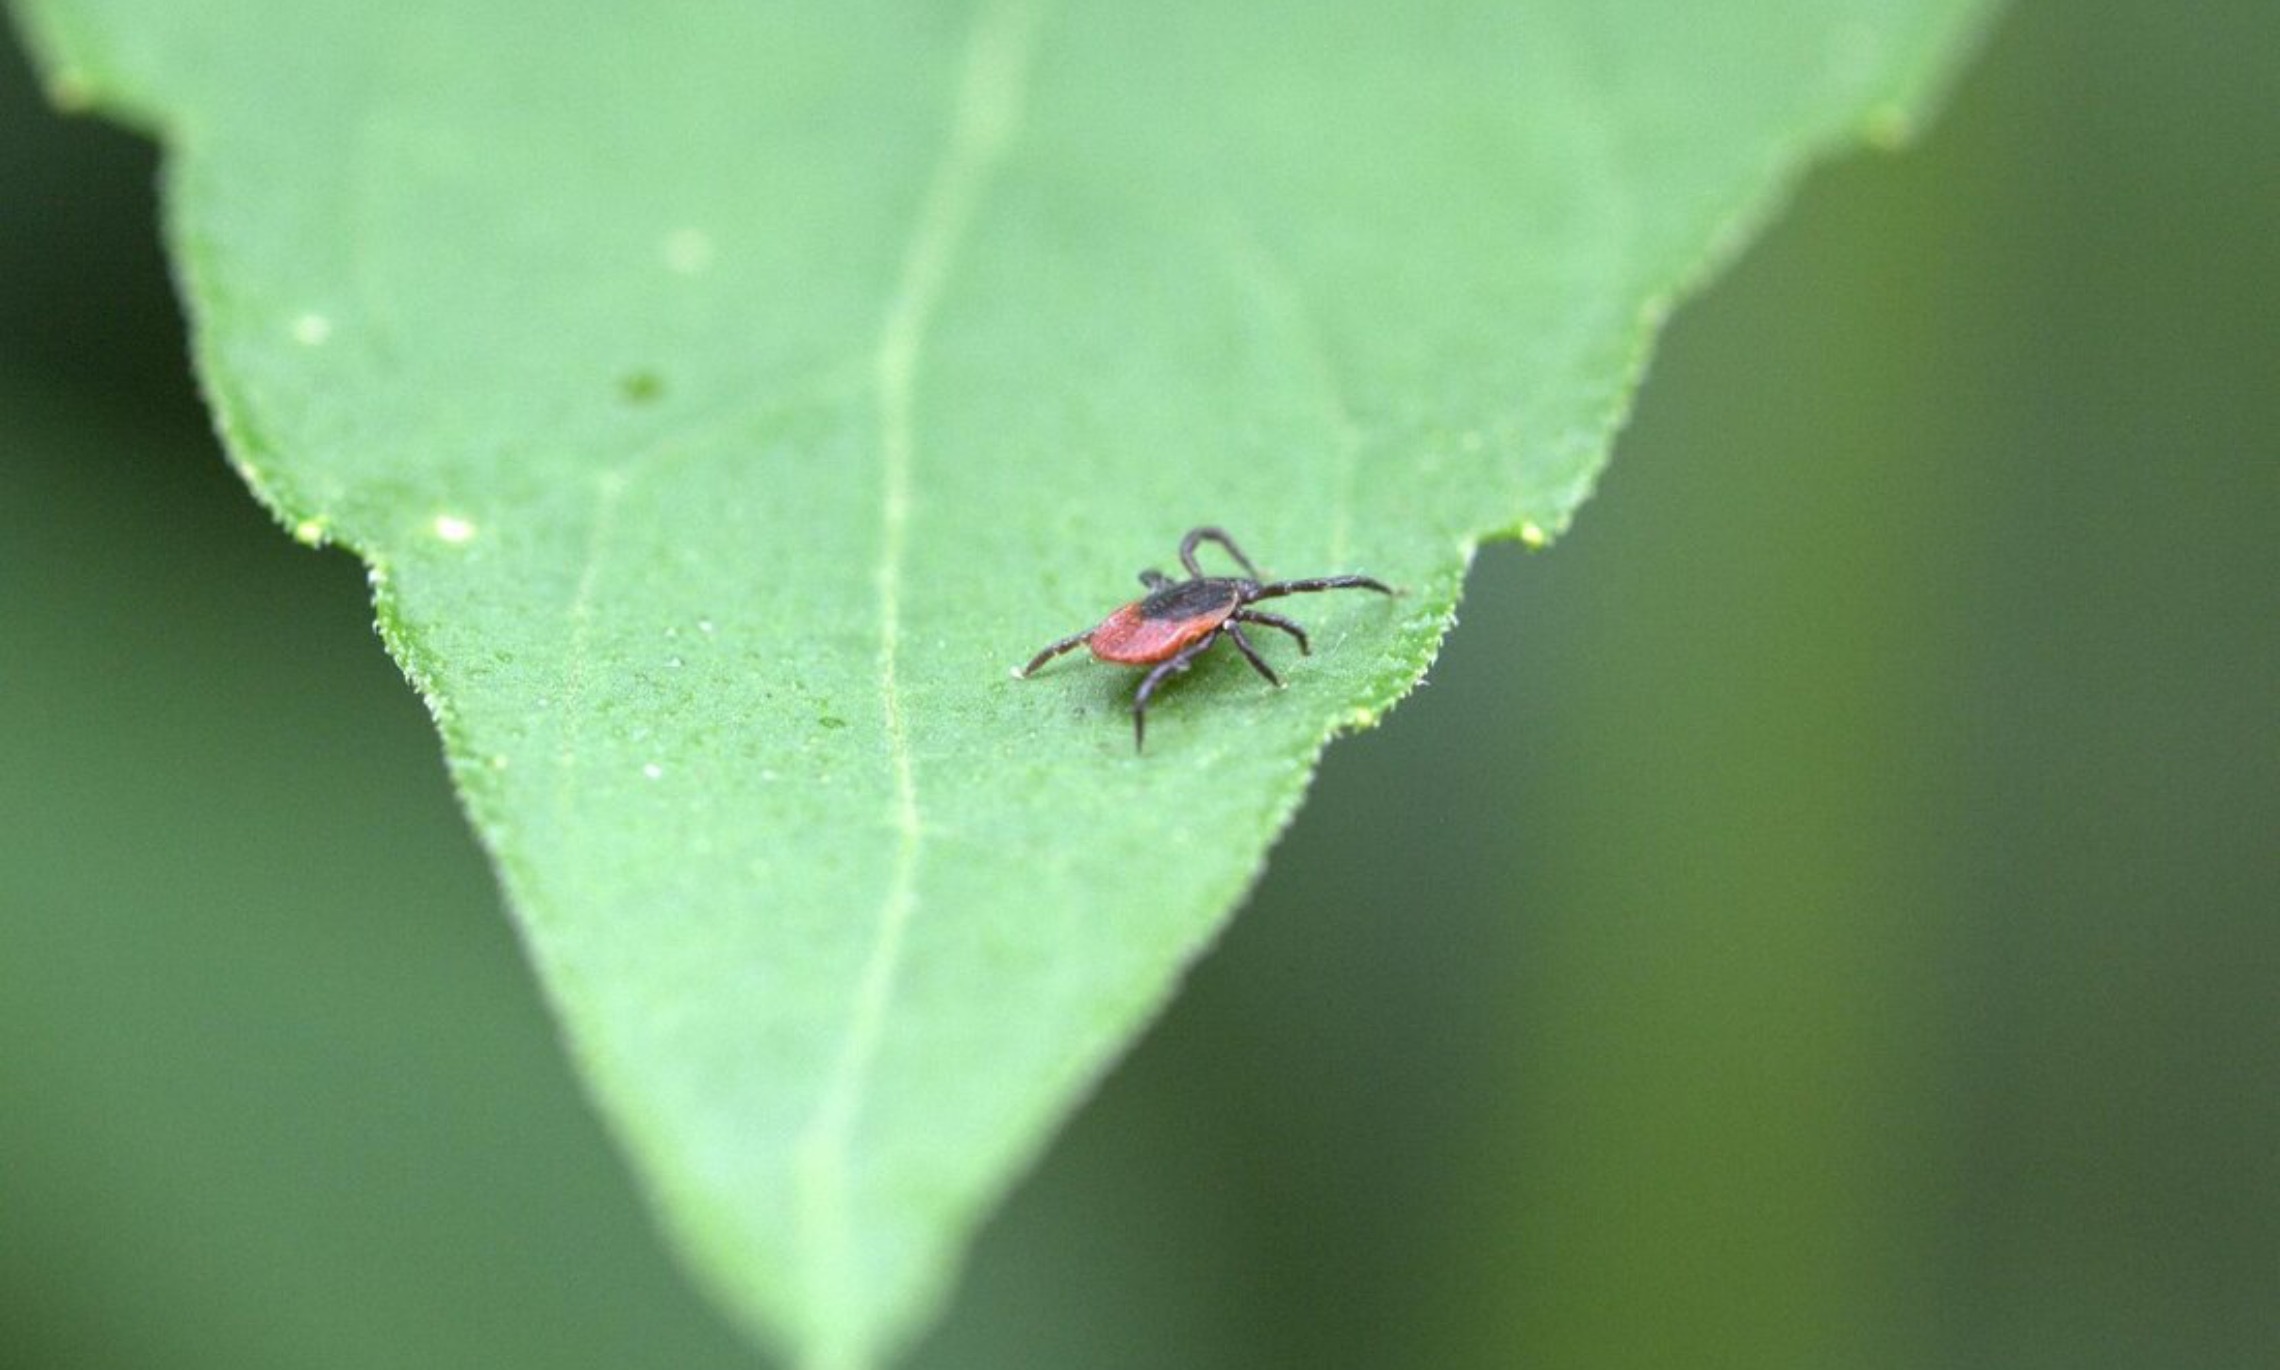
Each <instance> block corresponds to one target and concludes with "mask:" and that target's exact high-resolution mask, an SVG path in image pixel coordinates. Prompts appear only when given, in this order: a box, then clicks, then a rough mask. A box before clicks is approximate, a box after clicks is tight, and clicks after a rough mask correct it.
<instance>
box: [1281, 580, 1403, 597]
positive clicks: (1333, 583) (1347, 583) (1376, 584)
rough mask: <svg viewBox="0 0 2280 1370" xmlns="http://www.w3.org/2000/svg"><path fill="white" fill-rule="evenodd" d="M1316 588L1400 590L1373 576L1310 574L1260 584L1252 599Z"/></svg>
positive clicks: (1393, 592) (1308, 592) (1309, 591)
mask: <svg viewBox="0 0 2280 1370" xmlns="http://www.w3.org/2000/svg"><path fill="white" fill-rule="evenodd" d="M1317 590H1375V591H1377V592H1378V593H1379V594H1381V595H1398V594H1400V593H1401V592H1400V591H1399V590H1396V589H1394V588H1393V587H1392V586H1391V585H1388V584H1386V583H1385V582H1384V581H1382V580H1379V579H1377V578H1375V577H1374V576H1312V577H1309V578H1308V579H1306V580H1278V581H1276V582H1275V583H1274V584H1272V585H1262V586H1260V587H1259V593H1258V594H1256V595H1254V596H1252V598H1254V599H1274V598H1276V597H1277V596H1279V595H1311V594H1313V593H1314V592H1315V591H1317Z"/></svg>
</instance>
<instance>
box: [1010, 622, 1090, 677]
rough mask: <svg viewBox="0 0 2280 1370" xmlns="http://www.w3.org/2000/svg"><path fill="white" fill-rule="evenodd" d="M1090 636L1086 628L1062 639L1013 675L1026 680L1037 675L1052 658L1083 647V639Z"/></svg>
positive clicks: (1032, 658) (1030, 659) (1031, 659)
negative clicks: (1040, 668) (1039, 669)
mask: <svg viewBox="0 0 2280 1370" xmlns="http://www.w3.org/2000/svg"><path fill="white" fill-rule="evenodd" d="M1091 636H1092V629H1090V628H1087V629H1085V630H1084V631H1083V632H1081V633H1076V634H1073V635H1071V636H1069V637H1065V638H1062V639H1061V640H1060V641H1059V642H1056V643H1054V644H1053V645H1052V646H1050V647H1047V648H1046V649H1045V650H1044V651H1042V652H1039V653H1038V654H1037V655H1035V656H1033V657H1031V658H1029V664H1028V665H1027V666H1024V667H1022V668H1021V669H1020V670H1018V671H1015V672H1014V674H1015V675H1017V676H1020V677H1021V678H1022V679H1024V680H1026V679H1028V678H1029V677H1030V676H1033V675H1035V674H1036V673H1037V668H1038V667H1040V666H1042V665H1044V664H1045V663H1046V662H1048V661H1051V660H1052V659H1053V658H1054V657H1057V656H1059V655H1060V654H1061V653H1063V652H1066V651H1068V650H1070V649H1071V648H1075V647H1082V646H1084V645H1085V639H1086V638H1088V637H1091Z"/></svg>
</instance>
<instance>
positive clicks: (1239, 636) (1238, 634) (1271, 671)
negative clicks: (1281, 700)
mask: <svg viewBox="0 0 2280 1370" xmlns="http://www.w3.org/2000/svg"><path fill="white" fill-rule="evenodd" d="M1222 631H1224V632H1225V633H1226V634H1227V636H1229V637H1231V638H1233V639H1235V650H1236V651H1238V652H1241V653H1242V654H1243V655H1244V656H1245V657H1247V658H1248V659H1249V660H1250V662H1251V664H1252V665H1253V666H1255V667H1257V668H1258V672H1259V674H1260V675H1263V676H1265V677H1266V678H1267V683H1268V684H1269V685H1272V686H1274V687H1275V688H1276V689H1278V690H1279V689H1281V688H1282V677H1281V676H1279V675H1276V674H1275V668H1274V667H1272V666H1269V665H1268V664H1267V662H1266V658H1264V657H1262V656H1260V655H1259V649H1258V648H1256V647H1254V646H1252V645H1251V639H1249V638H1247V637H1245V636H1243V630H1242V629H1241V628H1238V627H1236V626H1235V625H1234V624H1232V623H1230V624H1228V625H1227V626H1226V628H1224V629H1223V630H1222Z"/></svg>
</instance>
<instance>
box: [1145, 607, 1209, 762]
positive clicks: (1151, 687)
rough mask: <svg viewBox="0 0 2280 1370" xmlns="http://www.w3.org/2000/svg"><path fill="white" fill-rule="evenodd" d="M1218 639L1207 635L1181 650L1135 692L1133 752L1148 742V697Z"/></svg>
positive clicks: (1159, 666)
mask: <svg viewBox="0 0 2280 1370" xmlns="http://www.w3.org/2000/svg"><path fill="white" fill-rule="evenodd" d="M1218 638H1219V634H1217V633H1215V632H1214V633H1206V634H1204V635H1203V636H1202V637H1199V638H1197V639H1196V640H1195V641H1193V642H1191V643H1189V644H1188V645H1187V646H1185V647H1182V648H1180V650H1179V655H1177V656H1174V657H1170V658H1168V659H1166V660H1165V661H1163V662H1162V663H1161V664H1159V665H1158V666H1157V667H1156V669H1154V670H1152V671H1150V672H1148V677H1147V679H1145V680H1143V681H1141V682H1140V688H1139V689H1138V690H1135V691H1133V694H1132V750H1134V751H1139V750H1140V749H1141V748H1142V747H1143V746H1145V745H1146V744H1147V741H1148V696H1150V695H1152V694H1154V693H1156V687H1157V686H1158V685H1161V684H1163V683H1164V681H1165V680H1166V679H1168V678H1170V677H1172V676H1175V675H1177V674H1179V673H1180V672H1181V671H1184V670H1186V669H1187V668H1188V666H1189V665H1190V664H1192V663H1193V662H1194V661H1195V659H1196V658H1197V657H1199V656H1202V655H1203V649H1204V648H1206V647H1209V646H1210V645H1211V644H1212V643H1213V642H1215V641H1217V640H1218Z"/></svg>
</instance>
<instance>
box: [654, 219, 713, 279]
mask: <svg viewBox="0 0 2280 1370" xmlns="http://www.w3.org/2000/svg"><path fill="white" fill-rule="evenodd" d="M664 254H665V265H666V267H667V268H668V269H670V270H672V271H675V272H677V273H679V274H680V275H683V276H695V275H697V274H699V273H701V272H703V271H704V270H705V269H706V268H708V267H710V266H711V265H712V263H713V240H712V235H711V234H709V233H707V232H705V231H704V230H703V229H701V228H677V229H674V230H673V231H672V232H671V233H668V234H666V235H665V247H664Z"/></svg>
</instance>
